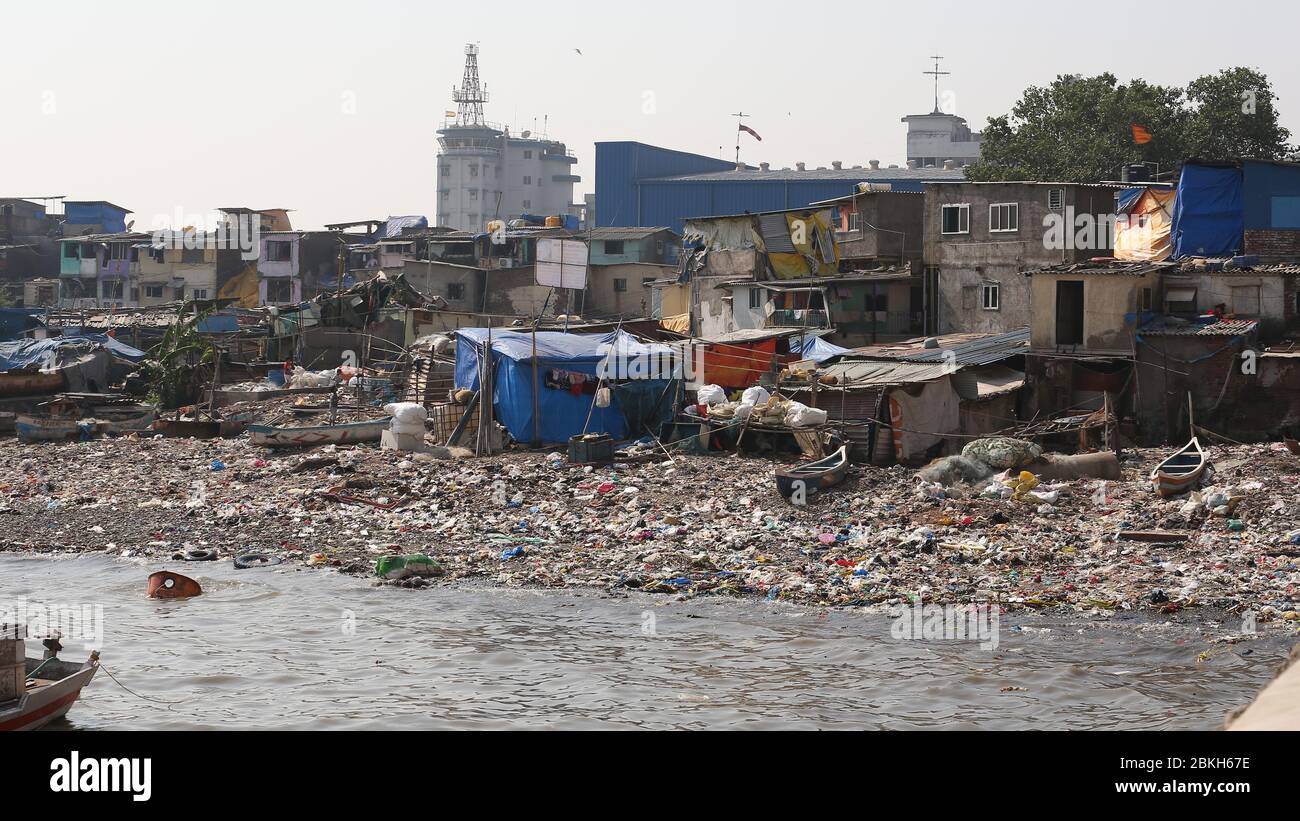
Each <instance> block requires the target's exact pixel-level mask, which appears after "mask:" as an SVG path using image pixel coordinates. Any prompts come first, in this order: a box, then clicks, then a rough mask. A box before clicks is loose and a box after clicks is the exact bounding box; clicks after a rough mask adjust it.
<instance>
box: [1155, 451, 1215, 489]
mask: <svg viewBox="0 0 1300 821" xmlns="http://www.w3.org/2000/svg"><path fill="white" fill-rule="evenodd" d="M1208 465H1209V459H1208V457H1206V455H1205V450H1204V449H1202V448H1201V442H1200V440H1199V439H1195V438H1193V439H1192V441H1190V442H1188V443H1187V444H1186V445H1185V446H1184V447H1183V448H1182V449H1181V450H1179V451H1178V452H1177V453H1175V454H1174V455H1173V456H1170V457H1169V458H1168V459H1166V460H1164V461H1163V462H1161V463H1160V464H1159V465H1157V466H1156V469H1155V470H1153V471H1151V483H1152V484H1153V485H1154V486H1155V489H1156V493H1159V494H1160V496H1161V497H1163V498H1168V497H1170V496H1177V495H1178V494H1180V493H1186V492H1187V491H1189V490H1192V489H1194V488H1195V487H1196V484H1197V483H1198V482H1199V481H1200V480H1201V475H1202V474H1204V473H1205V468H1206V467H1207V466H1208Z"/></svg>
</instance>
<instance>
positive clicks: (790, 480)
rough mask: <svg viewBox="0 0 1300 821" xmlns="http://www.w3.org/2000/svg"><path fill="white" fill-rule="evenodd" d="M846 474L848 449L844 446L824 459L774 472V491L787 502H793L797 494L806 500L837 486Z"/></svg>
mask: <svg viewBox="0 0 1300 821" xmlns="http://www.w3.org/2000/svg"><path fill="white" fill-rule="evenodd" d="M848 472H849V448H848V445H845V446H844V447H842V448H840V449H839V450H837V451H835V452H834V453H832V454H831V455H830V456H827V457H826V458H825V459H818V460H817V461H815V462H807V463H805V464H802V465H794V466H793V467H787V468H782V469H780V470H778V471H776V489H777V492H778V493H780V494H781V496H782V497H784V498H785V499H787V500H791V501H793V500H794V498H795V495H796V493H798V492H802V493H803V494H804V498H807V497H809V496H812V495H813V494H814V493H818V492H820V491H823V490H827V489H828V488H831V487H834V486H835V485H838V484H839V483H840V482H842V481H844V477H845V476H846V475H847V474H848Z"/></svg>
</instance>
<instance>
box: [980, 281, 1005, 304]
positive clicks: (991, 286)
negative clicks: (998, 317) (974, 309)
mask: <svg viewBox="0 0 1300 821" xmlns="http://www.w3.org/2000/svg"><path fill="white" fill-rule="evenodd" d="M990 294H992V295H993V299H991V300H990V299H989V295H990ZM990 303H992V304H990ZM980 307H981V308H983V309H984V310H986V311H1000V310H1002V283H1001V282H996V281H994V280H991V279H986V280H984V281H982V282H981V283H980Z"/></svg>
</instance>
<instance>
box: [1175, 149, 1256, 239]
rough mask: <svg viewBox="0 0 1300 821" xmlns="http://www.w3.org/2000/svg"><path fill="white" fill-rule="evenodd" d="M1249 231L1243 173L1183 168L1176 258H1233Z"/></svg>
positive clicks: (1211, 168)
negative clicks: (1244, 207) (1245, 211)
mask: <svg viewBox="0 0 1300 821" xmlns="http://www.w3.org/2000/svg"><path fill="white" fill-rule="evenodd" d="M1244 231H1245V214H1244V210H1243V207H1242V192H1241V170H1240V169H1238V168H1234V167H1227V168H1218V167H1214V166H1207V165H1193V164H1188V165H1185V166H1183V173H1182V176H1181V177H1180V178H1179V180H1178V197H1177V201H1176V202H1175V204H1174V224H1173V239H1174V258H1175V259H1181V258H1182V257H1191V256H1196V257H1215V256H1232V255H1234V254H1237V253H1239V252H1240V250H1241V244H1242V236H1243V233H1244Z"/></svg>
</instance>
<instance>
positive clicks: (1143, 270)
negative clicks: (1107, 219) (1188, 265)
mask: <svg viewBox="0 0 1300 821" xmlns="http://www.w3.org/2000/svg"><path fill="white" fill-rule="evenodd" d="M1176 267H1178V263H1176V262H1122V261H1120V260H1115V261H1113V262H1077V263H1074V264H1072V265H1053V266H1051V267H1050V268H1038V269H1035V270H1033V271H1025V276H1027V277H1032V276H1035V275H1037V274H1070V275H1071V276H1130V277H1142V276H1146V275H1147V274H1151V273H1155V272H1156V271H1165V270H1169V269H1171V268H1176Z"/></svg>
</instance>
